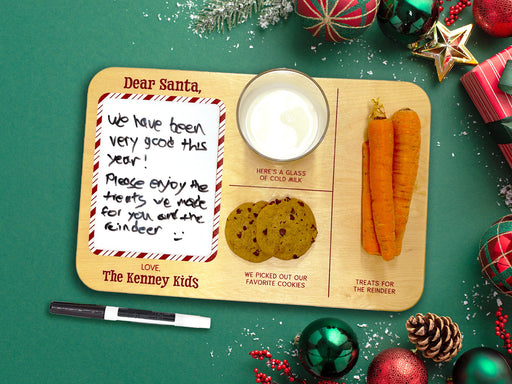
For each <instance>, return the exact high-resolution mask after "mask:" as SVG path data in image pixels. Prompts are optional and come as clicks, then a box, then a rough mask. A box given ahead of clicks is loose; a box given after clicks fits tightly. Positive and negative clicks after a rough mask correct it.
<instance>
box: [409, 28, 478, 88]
mask: <svg viewBox="0 0 512 384" xmlns="http://www.w3.org/2000/svg"><path fill="white" fill-rule="evenodd" d="M472 30H473V24H468V25H465V26H463V27H460V28H457V29H455V30H453V31H450V30H449V29H448V28H447V27H445V26H444V25H443V24H441V23H440V22H437V23H436V25H435V27H434V28H433V32H432V36H431V37H430V40H429V41H427V42H426V43H425V44H423V45H421V46H419V47H417V48H415V49H413V51H412V53H413V55H417V56H421V57H426V58H428V59H433V60H434V61H435V63H436V69H437V76H438V78H439V82H441V81H443V80H444V78H445V77H446V75H447V74H448V72H450V70H451V69H452V68H453V65H454V64H455V63H459V64H466V65H478V61H477V60H476V59H475V57H474V56H473V55H472V54H471V52H469V49H467V48H466V42H467V41H468V39H469V36H470V35H471V31H472Z"/></svg>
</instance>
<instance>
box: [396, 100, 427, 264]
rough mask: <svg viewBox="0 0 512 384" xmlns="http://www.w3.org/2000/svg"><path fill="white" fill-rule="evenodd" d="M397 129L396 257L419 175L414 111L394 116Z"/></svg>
mask: <svg viewBox="0 0 512 384" xmlns="http://www.w3.org/2000/svg"><path fill="white" fill-rule="evenodd" d="M391 120H392V121H393V129H394V132H395V133H394V146H395V150H394V155H393V200H394V205H395V254H396V255H399V254H400V252H401V250H402V242H403V237H404V232H405V227H406V225H407V221H408V219H409V208H410V205H411V199H412V194H413V189H414V185H415V183H416V175H417V173H418V165H419V157H420V143H421V132H420V129H421V123H420V119H419V117H418V114H417V113H416V112H415V111H413V110H412V109H409V108H405V109H401V110H399V111H397V112H395V113H394V114H393V116H391Z"/></svg>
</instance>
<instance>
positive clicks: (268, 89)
mask: <svg viewBox="0 0 512 384" xmlns="http://www.w3.org/2000/svg"><path fill="white" fill-rule="evenodd" d="M237 120H238V128H239V130H240V134H241V135H242V137H243V138H244V140H245V142H246V143H247V144H248V145H249V147H251V148H252V149H253V150H254V151H255V152H256V153H258V154H259V155H261V156H263V157H265V158H267V159H270V160H274V161H290V160H296V159H299V158H301V157H303V156H306V155H307V154H309V153H311V152H312V151H313V150H314V149H315V148H316V147H317V146H318V145H319V144H320V142H321V141H322V139H323V138H324V136H325V132H326V131H327V127H328V125H329V105H328V103H327V98H326V96H325V94H324V92H323V91H322V89H321V88H320V86H319V85H318V84H317V83H316V81H315V80H313V79H312V78H311V77H309V76H308V75H306V74H304V73H302V72H299V71H296V70H293V69H286V68H278V69H271V70H269V71H266V72H263V73H261V74H259V75H257V76H255V77H254V78H253V79H252V80H251V81H250V82H249V83H248V84H247V85H246V87H245V88H244V90H243V91H242V94H241V95H240V98H239V100H238V107H237Z"/></svg>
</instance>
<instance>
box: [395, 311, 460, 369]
mask: <svg viewBox="0 0 512 384" xmlns="http://www.w3.org/2000/svg"><path fill="white" fill-rule="evenodd" d="M405 327H406V328H407V332H408V333H409V340H410V341H411V342H412V343H414V344H416V348H418V350H420V351H422V353H423V357H426V358H429V359H432V360H434V361H435V362H445V361H450V360H451V358H452V357H454V356H455V355H456V354H457V353H458V352H459V351H460V349H461V347H462V334H461V333H460V329H459V326H458V325H457V323H454V322H453V321H452V319H450V318H449V317H445V316H442V317H441V316H437V315H435V314H433V313H427V314H426V315H425V316H423V314H421V313H418V314H416V316H411V317H409V319H408V320H407V322H406V324H405Z"/></svg>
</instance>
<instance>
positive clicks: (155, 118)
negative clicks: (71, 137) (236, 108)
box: [89, 93, 225, 261]
mask: <svg viewBox="0 0 512 384" xmlns="http://www.w3.org/2000/svg"><path fill="white" fill-rule="evenodd" d="M224 121H225V107H224V104H223V103H222V101H220V100H218V99H211V98H198V97H176V96H162V95H153V96H152V95H138V94H119V93H108V94H105V95H103V96H102V97H101V98H100V100H99V102H98V111H97V122H96V137H95V153H94V171H93V183H92V187H93V191H92V197H91V215H90V223H89V248H90V249H91V251H92V252H94V253H96V254H98V255H109V256H121V257H137V258H146V259H162V260H163V259H166V260H182V261H211V260H212V259H213V258H214V257H215V255H216V252H217V241H218V232H219V230H218V226H219V211H220V194H221V184H222V183H221V181H222V163H223V153H224V146H223V143H224Z"/></svg>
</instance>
